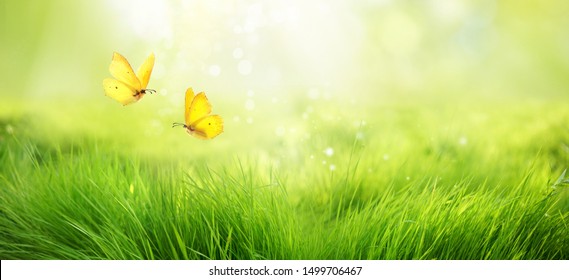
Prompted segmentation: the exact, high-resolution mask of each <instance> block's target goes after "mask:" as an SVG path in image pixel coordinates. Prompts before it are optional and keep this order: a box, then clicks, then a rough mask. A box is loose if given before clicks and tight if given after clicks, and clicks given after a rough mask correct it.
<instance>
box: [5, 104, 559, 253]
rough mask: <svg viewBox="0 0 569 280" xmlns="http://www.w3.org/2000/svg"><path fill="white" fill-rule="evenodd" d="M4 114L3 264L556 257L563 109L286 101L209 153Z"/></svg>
mask: <svg viewBox="0 0 569 280" xmlns="http://www.w3.org/2000/svg"><path fill="white" fill-rule="evenodd" d="M105 101H107V100H105ZM12 103H14V105H13V106H11V105H2V106H5V108H3V109H5V110H3V112H4V113H3V114H2V115H0V131H1V132H0V200H1V201H0V228H1V230H0V258H2V259H567V258H569V229H568V226H569V195H568V190H567V185H568V183H569V181H568V180H567V178H566V177H569V175H567V174H562V172H563V170H564V169H565V168H567V167H568V166H569V123H568V120H569V112H568V111H567V110H566V106H565V105H564V104H566V102H565V101H563V100H557V99H555V100H546V99H536V100H516V101H511V100H508V101H507V102H500V101H494V102H489V101H486V102H478V103H476V102H471V101H468V102H463V103H460V102H459V103H452V102H443V103H439V102H433V103H428V102H426V101H425V100H423V101H421V102H419V101H417V102H411V101H410V102H406V103H402V102H400V101H397V102H389V101H388V100H386V101H385V102H381V103H369V104H366V105H365V106H364V105H363V104H359V105H358V108H359V109H358V112H354V110H353V108H352V107H350V106H338V105H337V104H341V103H334V102H319V103H317V102H314V103H307V102H301V103H299V104H296V105H294V106H290V108H291V109H290V110H289V111H287V112H283V113H282V116H281V115H278V116H276V117H275V115H274V114H275V113H274V112H272V113H273V114H272V115H271V109H270V108H269V109H267V110H266V111H261V109H258V110H257V112H256V114H258V115H257V116H256V117H257V118H256V119H255V122H254V124H253V125H251V124H247V123H246V122H244V121H243V119H242V120H241V121H239V122H238V121H233V120H232V118H231V113H226V115H225V116H226V132H225V133H224V134H222V135H221V136H220V137H219V138H217V139H215V140H213V141H210V142H203V141H200V140H196V139H191V138H188V136H186V135H184V133H183V132H182V131H180V130H175V131H174V130H172V132H170V130H164V131H163V132H161V133H155V134H153V133H146V134H144V133H143V132H144V131H147V130H145V129H147V128H148V123H149V122H150V123H154V124H155V123H156V120H155V119H153V117H145V115H143V114H141V117H140V118H137V119H132V120H129V121H128V125H127V123H125V122H116V121H114V120H116V119H117V118H118V119H124V118H127V117H128V116H129V114H130V115H132V114H135V113H138V112H136V111H134V110H137V108H144V107H143V106H148V105H143V103H141V104H136V105H134V106H133V107H128V108H127V107H125V108H122V107H120V108H119V107H118V106H117V107H116V108H117V109H116V110H115V109H114V107H113V109H108V110H110V111H109V112H108V114H107V116H106V117H104V118H92V117H91V118H89V117H88V116H93V115H97V114H98V109H99V108H97V106H96V105H93V106H94V107H92V108H85V107H81V108H75V107H69V106H64V105H60V107H56V108H53V107H50V108H49V109H45V108H44V109H41V108H40V106H34V105H33V104H27V106H22V105H18V104H19V103H18V102H12ZM147 104H150V102H148V103H147ZM258 104H261V105H262V103H261V102H258ZM106 105H108V104H106ZM112 105H116V104H112ZM139 105H140V107H136V106H139ZM258 107H259V108H264V107H265V106H258ZM347 107H350V108H347ZM70 108H75V109H70ZM109 108H110V107H109ZM216 108H218V107H216ZM224 109H225V108H223V106H221V109H220V110H218V109H216V111H217V112H230V109H225V110H224ZM112 110H115V111H112ZM129 110H130V111H129ZM148 112H152V110H148ZM177 115H178V114H177V113H173V114H172V115H166V116H165V117H163V118H160V117H158V122H159V123H164V125H165V126H167V125H168V122H171V121H179V118H175V117H176V116H177ZM261 116H271V117H269V118H264V119H263V118H262V117H261ZM87 119H88V120H89V122H88V124H86V121H85V120H87ZM285 124H286V125H285ZM275 127H276V128H277V129H276V130H275ZM283 130H284V131H285V132H286V133H284V135H283ZM140 131H142V132H140ZM275 131H276V132H277V133H276V134H275ZM151 132H152V131H151ZM196 147H197V148H196ZM328 148H331V149H332V151H333V153H330V152H328V154H326V153H325V151H326V150H327V149H328Z"/></svg>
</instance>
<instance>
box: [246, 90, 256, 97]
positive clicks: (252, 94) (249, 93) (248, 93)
mask: <svg viewBox="0 0 569 280" xmlns="http://www.w3.org/2000/svg"><path fill="white" fill-rule="evenodd" d="M247 96H249V97H253V96H255V92H254V91H252V90H248V91H247Z"/></svg>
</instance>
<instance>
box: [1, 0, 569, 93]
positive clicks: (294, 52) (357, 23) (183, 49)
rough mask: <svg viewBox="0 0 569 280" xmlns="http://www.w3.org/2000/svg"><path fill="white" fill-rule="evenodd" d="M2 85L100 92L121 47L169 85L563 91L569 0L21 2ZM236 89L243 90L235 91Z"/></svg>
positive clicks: (12, 16)
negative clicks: (151, 65)
mask: <svg viewBox="0 0 569 280" xmlns="http://www.w3.org/2000/svg"><path fill="white" fill-rule="evenodd" d="M0 9H1V12H0V15H1V18H2V19H1V21H2V27H0V28H1V29H0V32H1V36H0V37H1V38H2V39H1V40H2V44H0V50H2V52H1V54H2V55H1V56H0V58H1V59H2V61H3V63H2V66H1V67H2V68H1V71H0V73H1V74H2V76H3V78H2V80H3V81H2V85H1V86H0V92H1V93H0V94H1V95H2V96H4V95H10V96H14V95H17V96H22V97H36V96H44V95H45V96H51V95H57V94H71V95H78V96H93V95H95V94H101V92H102V88H101V80H102V79H103V78H105V77H107V76H109V73H108V64H109V63H110V59H111V56H112V52H113V51H118V52H120V53H121V54H123V55H124V56H125V57H127V58H128V59H129V60H130V62H131V64H132V65H133V67H134V68H137V67H138V66H139V65H140V63H142V61H143V60H144V58H145V57H146V56H147V55H148V53H150V52H154V53H155V54H156V65H155V69H154V72H153V76H152V78H151V81H150V86H151V87H154V88H156V89H157V90H158V91H159V92H161V93H162V94H163V95H166V96H171V97H172V98H177V97H174V96H173V95H171V94H169V93H183V91H184V90H185V89H186V88H187V87H188V86H192V87H194V88H196V89H197V90H206V91H213V92H215V91H219V92H223V93H224V96H226V97H227V98H229V99H231V98H232V97H235V98H236V100H240V98H241V97H244V96H246V95H247V94H251V92H254V94H256V95H257V96H266V97H267V98H281V97H282V96H285V95H286V96H290V95H291V94H293V95H299V96H301V97H306V98H312V99H317V98H329V97H330V96H332V97H333V96H338V95H343V94H346V93H349V94H350V96H354V97H356V98H375V97H376V96H389V95H394V96H396V95H398V94H402V93H417V94H438V93H440V92H444V94H459V95H460V94H488V95H492V94H504V95H515V96H517V95H559V94H562V95H565V94H566V93H565V92H566V89H567V86H568V85H569V82H568V81H569V79H567V73H568V70H569V36H567V34H568V33H567V30H569V17H567V14H569V1H564V0H558V1H537V0H536V1H494V0H480V1H452V0H431V1H411V0H410V1H389V0H369V1H339V0H338V1H334V0H332V1H325V0H315V1H302V0H286V1H285V0H277V1H244V0H243V1H221V0H214V1H211V0H209V1H135V0H129V1H110V0H109V1H86V0H84V1H83V0H82V1H72V0H54V1H18V0H4V1H2V2H1V4H0ZM241 99H242V98H241Z"/></svg>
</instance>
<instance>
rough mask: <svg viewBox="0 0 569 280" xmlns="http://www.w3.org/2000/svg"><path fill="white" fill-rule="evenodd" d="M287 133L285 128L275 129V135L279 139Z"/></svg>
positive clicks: (278, 127)
mask: <svg viewBox="0 0 569 280" xmlns="http://www.w3.org/2000/svg"><path fill="white" fill-rule="evenodd" d="M285 133H286V129H285V128H284V126H277V128H276V129H275V134H276V135H277V136H279V137H283V136H284V135H285Z"/></svg>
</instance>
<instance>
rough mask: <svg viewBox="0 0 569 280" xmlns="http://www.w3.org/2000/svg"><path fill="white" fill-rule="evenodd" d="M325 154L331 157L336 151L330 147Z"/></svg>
mask: <svg viewBox="0 0 569 280" xmlns="http://www.w3.org/2000/svg"><path fill="white" fill-rule="evenodd" d="M324 154H326V155H327V156H329V157H331V156H332V155H334V149H332V147H328V148H326V149H325V150H324Z"/></svg>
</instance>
